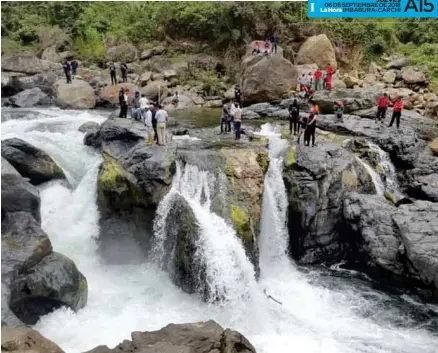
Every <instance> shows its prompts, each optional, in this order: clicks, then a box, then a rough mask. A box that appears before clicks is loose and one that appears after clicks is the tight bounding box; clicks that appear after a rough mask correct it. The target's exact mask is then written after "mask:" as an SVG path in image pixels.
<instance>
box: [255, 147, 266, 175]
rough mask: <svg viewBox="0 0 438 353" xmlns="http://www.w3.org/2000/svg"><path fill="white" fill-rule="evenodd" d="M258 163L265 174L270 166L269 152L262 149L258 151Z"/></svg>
mask: <svg viewBox="0 0 438 353" xmlns="http://www.w3.org/2000/svg"><path fill="white" fill-rule="evenodd" d="M257 163H258V164H259V166H260V168H262V171H263V174H265V173H266V172H267V171H268V167H269V154H268V152H267V151H260V152H258V153H257Z"/></svg>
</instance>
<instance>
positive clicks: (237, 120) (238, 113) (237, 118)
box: [234, 103, 242, 140]
mask: <svg viewBox="0 0 438 353" xmlns="http://www.w3.org/2000/svg"><path fill="white" fill-rule="evenodd" d="M241 127H242V109H241V108H240V105H239V104H238V103H237V104H236V110H235V111H234V131H235V133H236V138H235V139H236V140H240V133H241Z"/></svg>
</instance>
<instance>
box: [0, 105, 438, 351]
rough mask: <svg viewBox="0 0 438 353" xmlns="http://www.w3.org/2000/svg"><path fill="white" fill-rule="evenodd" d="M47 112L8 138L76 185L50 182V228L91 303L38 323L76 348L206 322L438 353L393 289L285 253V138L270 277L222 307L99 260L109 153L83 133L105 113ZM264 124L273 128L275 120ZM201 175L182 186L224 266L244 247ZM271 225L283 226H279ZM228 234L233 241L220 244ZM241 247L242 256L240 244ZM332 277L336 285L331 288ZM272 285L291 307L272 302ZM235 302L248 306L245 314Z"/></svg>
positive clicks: (276, 168)
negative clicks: (103, 161) (37, 152)
mask: <svg viewBox="0 0 438 353" xmlns="http://www.w3.org/2000/svg"><path fill="white" fill-rule="evenodd" d="M43 113H44V114H45V115H46V116H49V115H56V116H57V117H56V118H49V117H48V118H42V119H40V118H38V119H37V120H33V121H25V120H23V121H14V120H11V121H8V122H5V123H3V124H2V138H6V137H12V136H17V137H20V138H22V139H24V140H26V141H29V142H31V143H34V144H35V145H36V146H37V147H40V148H42V149H43V150H45V151H47V152H48V153H49V154H51V155H52V156H53V157H54V158H55V160H56V161H57V162H58V163H59V164H60V165H61V167H62V168H63V169H64V170H65V171H66V172H67V174H68V175H70V182H71V184H73V185H75V186H74V189H73V190H69V189H66V188H65V187H64V186H62V185H61V184H60V183H59V182H54V183H51V184H49V185H45V186H42V187H41V199H42V221H43V227H44V229H45V230H46V232H47V233H48V234H49V236H50V238H51V240H52V243H53V246H54V249H55V251H59V252H61V253H63V254H65V255H67V256H69V257H70V258H72V259H73V260H74V261H75V262H76V264H77V265H78V267H79V269H80V270H81V271H82V273H83V274H84V275H85V276H86V278H87V280H88V285H89V297H88V304H87V306H86V307H85V308H84V309H82V310H80V311H79V312H78V313H73V312H72V311H71V310H68V309H60V310H57V311H56V312H54V313H52V314H50V315H47V316H45V317H43V318H42V319H41V320H40V321H39V322H38V324H37V325H36V326H35V328H36V329H37V330H39V331H40V332H41V333H42V334H43V335H45V336H46V337H48V338H49V339H52V340H53V341H54V342H56V343H58V344H59V345H60V346H61V347H62V348H63V349H64V350H65V351H66V352H67V353H79V352H84V351H86V350H89V349H91V348H93V347H95V346H97V345H101V344H105V345H108V346H110V347H113V346H115V345H116V344H118V343H119V342H121V341H122V340H124V339H129V337H130V333H131V332H132V331H138V330H140V331H145V330H156V329H159V328H160V327H163V326H165V325H167V324H168V323H170V322H173V323H182V322H194V321H199V320H207V319H214V320H216V321H218V322H219V323H220V324H221V325H223V326H225V327H232V328H234V329H236V330H239V331H240V332H242V333H243V334H245V335H246V336H247V338H248V339H249V340H250V341H251V342H252V343H253V344H254V345H255V347H256V349H257V351H258V352H259V353H274V352H275V353H281V352H284V353H290V352H291V351H296V352H300V353H354V352H360V353H365V352H367V353H369V352H372V353H383V352H385V353H389V352H391V353H412V352H418V353H436V347H437V346H438V338H437V337H436V335H434V333H432V332H430V331H428V330H427V329H425V328H421V327H420V326H419V325H418V324H416V323H415V322H414V323H413V324H409V323H410V322H412V320H411V319H410V317H409V315H408V314H406V313H405V312H403V311H400V310H397V309H396V308H395V306H393V305H388V304H386V303H387V302H388V301H389V302H390V303H392V302H393V299H391V298H390V297H388V296H387V295H385V294H383V293H381V292H378V291H375V290H372V289H371V288H369V287H366V286H365V285H364V286H362V287H358V286H356V285H355V284H354V283H352V282H351V281H349V280H342V279H340V280H339V281H336V282H331V281H330V279H326V280H324V279H323V278H321V276H320V275H319V272H318V271H314V272H310V273H304V272H301V271H300V270H299V269H298V268H297V267H296V266H295V265H294V264H293V262H292V261H290V260H289V259H288V257H287V256H285V252H286V250H287V233H284V232H285V222H284V220H285V217H286V215H285V212H286V210H285V207H284V206H285V203H284V200H285V194H284V185H283V183H282V179H281V163H277V162H276V159H275V157H277V156H278V155H277V154H275V153H274V152H273V151H274V150H277V148H276V147H275V146H278V149H281V148H282V144H283V142H282V141H281V140H280V139H279V138H278V137H275V136H270V137H269V138H270V141H271V143H270V146H271V153H270V155H271V158H272V161H271V164H270V170H269V172H268V174H267V180H266V182H265V186H266V190H267V193H266V195H264V200H263V216H262V234H261V236H260V248H261V249H260V251H261V263H260V266H261V278H260V280H259V282H258V283H256V284H250V285H251V286H254V287H253V288H252V289H251V290H250V291H249V294H250V300H247V299H246V300H244V299H242V297H241V296H237V295H236V296H232V297H230V300H234V301H236V302H235V303H234V304H233V305H229V306H216V305H215V304H206V303H203V302H202V301H200V300H199V298H198V297H197V296H194V295H188V294H185V293H183V292H182V291H181V290H180V289H178V288H177V287H175V286H174V285H173V284H172V283H171V281H170V280H169V278H168V276H167V274H165V273H163V272H162V271H161V270H160V269H159V268H157V266H155V265H154V264H149V263H144V264H140V265H139V264H136V265H109V264H105V263H103V262H102V261H101V260H100V258H99V256H98V255H97V253H96V252H95V249H96V247H95V242H94V237H95V236H96V235H97V232H98V212H97V209H96V204H95V201H94V197H95V192H96V175H97V165H98V164H99V161H100V156H99V155H98V154H96V153H95V152H94V151H93V150H92V149H90V148H87V147H86V146H84V145H83V144H82V137H83V134H81V133H79V132H77V131H76V130H77V127H78V126H79V125H80V124H81V123H82V122H85V121H88V120H95V121H99V122H100V121H102V120H103V118H102V117H99V116H96V115H94V114H88V113H84V112H81V113H77V112H75V113H74V114H71V113H69V112H63V111H57V110H53V111H52V110H50V111H47V112H46V113H45V112H44V111H43ZM264 130H265V131H266V130H270V128H269V126H265V127H264ZM262 131H263V130H262ZM277 143H278V144H277ZM56 154H58V157H56ZM184 173H185V170H184ZM184 173H182V174H184ZM201 174H202V173H199V171H198V172H196V173H194V174H193V173H192V174H191V173H186V177H182V175H181V178H180V179H179V180H180V183H179V184H180V185H182V189H185V188H186V189H187V193H186V195H185V196H184V197H185V198H186V200H187V199H188V200H192V201H191V202H192V203H191V204H190V202H189V204H190V207H192V208H193V210H194V211H195V213H196V214H197V219H198V221H199V222H200V225H201V228H202V229H203V234H204V236H205V237H206V238H212V239H206V240H205V241H206V242H207V241H208V242H211V243H210V244H207V247H208V246H210V256H211V261H217V262H219V261H221V260H226V259H229V257H228V255H227V252H228V253H229V252H230V251H231V252H232V250H231V249H230V248H229V247H230V244H234V245H236V244H235V243H234V240H233V239H235V238H233V237H231V233H232V230H230V229H228V228H227V225H224V224H223V223H221V222H220V221H219V220H217V219H216V220H213V216H211V215H210V214H209V211H208V210H207V207H206V206H207V204H206V203H204V202H199V200H200V199H198V196H197V195H198V194H197V193H196V192H194V190H199V187H198V186H197V185H192V186H193V187H192V186H190V184H194V182H195V181H198V182H199V180H200V179H199V178H201ZM192 178H193V179H192ZM201 179H202V178H201ZM206 184H208V183H206ZM206 184H204V186H205V185H206ZM269 189H270V192H268V191H269ZM190 190H191V191H190ZM204 194H205V193H204ZM203 197H205V195H204V196H203ZM281 198H283V201H282V200H281ZM207 221H208V222H210V221H211V222H218V223H215V224H218V225H219V226H220V227H222V228H221V229H222V230H225V231H226V232H227V235H226V237H224V236H223V234H222V232H218V231H217V230H216V229H212V228H213V224H208V225H207V224H204V225H203V226H202V223H203V222H207ZM271 222H272V224H274V226H270V224H271ZM282 230H283V232H282ZM232 235H233V236H234V234H232ZM220 240H223V241H224V242H225V244H218V243H219V241H220ZM234 245H233V246H234ZM236 246H237V245H236ZM235 252H237V253H239V254H240V253H241V251H240V250H235ZM114 253H115V254H117V251H114ZM237 256H238V257H239V258H240V259H241V257H240V255H237ZM239 261H240V263H241V264H242V263H244V262H245V261H244V260H243V259H242V260H239ZM216 266H218V267H217V268H219V269H224V266H225V265H223V264H219V263H217V265H216ZM228 266H229V268H226V269H225V270H226V271H229V272H228V273H229V277H228V275H227V276H225V275H221V274H218V275H219V276H223V277H222V279H220V280H218V281H220V282H221V283H225V282H227V281H228V280H229V281H232V283H225V285H226V286H227V287H230V286H233V285H237V286H239V283H236V282H235V281H237V278H239V275H238V274H237V273H242V272H245V270H242V269H239V268H236V266H235V262H231V263H229V264H228ZM242 266H245V265H244V264H242ZM213 267H214V265H213ZM233 271H236V272H237V273H232V272H233ZM249 272H250V271H249V270H248V273H249ZM327 281H329V282H328V283H329V284H331V283H334V286H332V288H329V287H328V286H327V285H326V284H327ZM264 290H266V292H267V293H268V294H270V295H271V296H272V297H274V298H276V299H277V300H279V301H281V302H282V304H281V305H280V304H278V303H276V302H274V301H273V300H270V299H268V298H266V296H265V295H264V294H263V291H264ZM236 307H240V309H239V310H238V311H237V310H236ZM422 307H423V306H419V307H418V308H417V310H421V308H422ZM393 318H397V320H399V319H400V321H401V324H400V325H399V326H395V325H394V324H393V322H394V320H393ZM403 318H406V319H405V320H404V319H403Z"/></svg>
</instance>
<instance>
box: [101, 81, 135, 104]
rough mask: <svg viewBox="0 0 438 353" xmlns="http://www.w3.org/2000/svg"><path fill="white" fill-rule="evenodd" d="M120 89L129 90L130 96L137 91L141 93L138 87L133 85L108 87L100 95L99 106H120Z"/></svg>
mask: <svg viewBox="0 0 438 353" xmlns="http://www.w3.org/2000/svg"><path fill="white" fill-rule="evenodd" d="M120 88H123V89H125V90H126V89H128V90H129V94H131V95H132V94H134V93H135V92H136V91H140V88H139V87H138V86H137V85H134V84H132V83H119V84H117V85H114V86H106V87H104V88H103V89H102V90H101V91H100V93H99V104H98V105H99V106H104V107H109V108H110V107H115V106H118V104H119V91H120Z"/></svg>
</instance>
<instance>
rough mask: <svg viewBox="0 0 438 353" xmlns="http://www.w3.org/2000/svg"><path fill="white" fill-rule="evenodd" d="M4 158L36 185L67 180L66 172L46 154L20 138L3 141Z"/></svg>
mask: <svg viewBox="0 0 438 353" xmlns="http://www.w3.org/2000/svg"><path fill="white" fill-rule="evenodd" d="M1 152H2V157H4V158H5V159H6V160H7V161H8V162H9V163H11V164H12V165H13V166H14V167H15V168H16V169H17V171H18V172H19V173H20V174H21V175H22V176H23V177H25V178H29V179H30V182H31V183H32V184H34V185H39V184H42V183H44V182H47V181H50V180H52V179H65V175H64V172H63V171H62V169H61V168H60V167H58V165H57V164H56V163H55V162H54V161H53V159H52V158H51V157H50V156H49V155H48V154H47V153H45V152H43V151H41V150H40V149H38V148H36V147H34V146H32V145H31V144H29V143H27V142H25V141H23V140H20V139H18V138H12V139H6V140H3V141H2V146H1Z"/></svg>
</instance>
